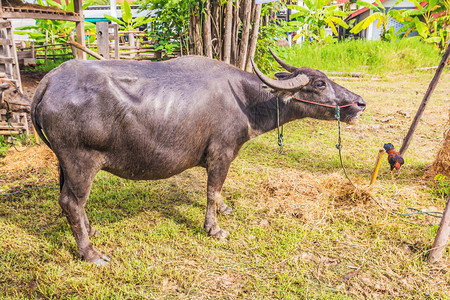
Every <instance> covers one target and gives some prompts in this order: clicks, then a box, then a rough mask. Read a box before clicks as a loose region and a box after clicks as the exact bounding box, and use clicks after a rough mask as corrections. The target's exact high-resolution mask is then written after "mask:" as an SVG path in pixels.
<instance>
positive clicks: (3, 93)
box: [0, 79, 30, 113]
mask: <svg viewBox="0 0 450 300" xmlns="http://www.w3.org/2000/svg"><path fill="white" fill-rule="evenodd" d="M0 109H6V110H7V111H14V112H27V113H29V112H30V100H29V99H28V98H27V97H25V96H24V95H23V93H22V92H21V91H20V89H19V88H18V87H17V85H16V84H15V83H14V82H12V81H10V80H8V79H0Z"/></svg>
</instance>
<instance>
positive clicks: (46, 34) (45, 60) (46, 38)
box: [44, 30, 48, 64]
mask: <svg viewBox="0 0 450 300" xmlns="http://www.w3.org/2000/svg"><path fill="white" fill-rule="evenodd" d="M47 40H48V30H46V31H45V44H44V46H45V59H44V64H47V49H48V47H47V44H48V42H47Z"/></svg>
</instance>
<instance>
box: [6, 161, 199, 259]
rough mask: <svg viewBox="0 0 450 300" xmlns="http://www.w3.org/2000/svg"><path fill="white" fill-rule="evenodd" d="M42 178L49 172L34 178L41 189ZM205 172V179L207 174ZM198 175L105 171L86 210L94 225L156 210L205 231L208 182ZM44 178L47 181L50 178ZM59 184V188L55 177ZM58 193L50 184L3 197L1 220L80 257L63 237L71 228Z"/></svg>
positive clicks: (74, 246) (192, 227) (180, 222)
mask: <svg viewBox="0 0 450 300" xmlns="http://www.w3.org/2000/svg"><path fill="white" fill-rule="evenodd" d="M194 172H198V171H194ZM43 176H45V174H39V175H38V176H36V177H34V178H33V179H32V181H34V183H31V185H32V186H34V187H37V186H38V185H39V182H41V181H43V180H44V178H43ZM47 176H48V175H47ZM203 176H204V178H205V179H206V175H205V174H203ZM41 177H42V178H41ZM196 177H197V176H193V175H192V171H190V170H188V171H186V172H185V173H182V174H180V175H177V176H176V177H172V178H169V179H166V180H160V181H131V180H125V179H122V178H119V177H116V176H114V175H110V174H108V173H106V172H100V173H99V174H98V175H97V177H96V179H95V181H94V184H93V185H92V189H91V194H90V197H89V200H88V201H87V204H86V213H87V215H88V218H89V221H90V222H91V224H92V225H93V226H94V227H95V226H98V225H100V224H101V225H106V226H108V224H113V223H116V222H121V221H123V220H125V219H128V218H131V219H132V218H135V217H136V216H138V215H139V214H140V213H142V212H152V213H156V215H158V218H159V216H161V217H162V218H164V219H170V220H172V221H174V222H175V223H177V224H180V225H183V226H185V227H186V228H187V229H188V230H189V231H191V232H193V233H196V232H199V231H203V228H199V219H198V218H199V217H200V218H203V216H204V213H205V211H206V192H205V191H206V186H205V183H204V182H201V181H202V180H199V179H198V178H196ZM45 181H46V182H48V178H45ZM30 182H31V181H30ZM19 185H21V186H22V183H19ZM27 185H30V184H27ZM54 185H55V186H57V182H56V181H54ZM10 189H11V191H17V190H18V185H16V184H13V185H11V188H10ZM58 197H59V190H56V189H46V188H42V189H32V190H24V191H23V192H22V193H19V194H14V195H8V196H2V197H0V218H1V219H3V220H5V223H10V224H13V225H15V226H17V227H19V228H21V229H23V230H25V231H27V232H28V233H29V234H31V235H34V236H37V237H39V238H44V239H46V240H47V241H48V242H50V243H52V244H54V245H56V246H57V247H61V248H62V247H69V249H68V250H69V251H70V252H71V253H72V254H74V255H75V256H76V245H75V244H72V243H71V245H67V238H64V236H66V237H67V236H71V235H72V232H71V229H70V227H69V224H68V222H67V220H66V218H65V216H64V215H63V214H62V210H61V208H60V206H59V204H58ZM186 211H187V213H185V212H186ZM199 214H200V215H199Z"/></svg>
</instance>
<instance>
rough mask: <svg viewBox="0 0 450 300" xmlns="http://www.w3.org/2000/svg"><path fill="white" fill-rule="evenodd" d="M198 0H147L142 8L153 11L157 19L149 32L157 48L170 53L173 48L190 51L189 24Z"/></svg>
mask: <svg viewBox="0 0 450 300" xmlns="http://www.w3.org/2000/svg"><path fill="white" fill-rule="evenodd" d="M196 2H197V1H196V0H189V1H180V0H147V1H146V2H145V3H144V4H143V5H142V6H141V8H140V9H141V10H148V11H153V12H154V13H155V21H154V23H153V29H152V31H150V32H149V33H148V35H149V38H150V39H152V41H153V43H154V45H155V50H163V49H164V50H166V52H167V53H168V54H170V53H172V51H173V49H175V48H180V46H181V45H183V48H184V49H186V50H187V51H186V52H187V53H188V52H189V43H188V25H189V14H190V12H191V9H192V7H193V6H196Z"/></svg>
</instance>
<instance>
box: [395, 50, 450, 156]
mask: <svg viewBox="0 0 450 300" xmlns="http://www.w3.org/2000/svg"><path fill="white" fill-rule="evenodd" d="M449 56H450V46H447V50H446V51H445V53H444V56H442V59H441V62H440V63H439V66H438V68H437V70H436V74H434V77H433V79H432V80H431V82H430V85H429V86H428V90H427V92H426V93H425V96H424V97H423V100H422V103H421V104H420V106H419V109H418V110H417V113H416V116H415V117H414V120H413V122H412V124H411V127H410V128H409V131H408V133H407V134H406V136H405V139H404V140H403V145H402V147H401V148H400V155H402V156H403V154H405V152H406V149H408V146H409V144H410V143H411V140H412V136H413V134H414V131H416V127H417V124H419V121H420V118H421V117H422V115H423V112H424V111H425V106H426V105H427V103H428V100H429V99H430V97H431V95H432V94H433V91H434V88H435V87H436V85H437V83H438V81H439V77H441V74H442V71H443V70H444V67H445V65H446V64H447V61H448V58H449Z"/></svg>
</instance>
